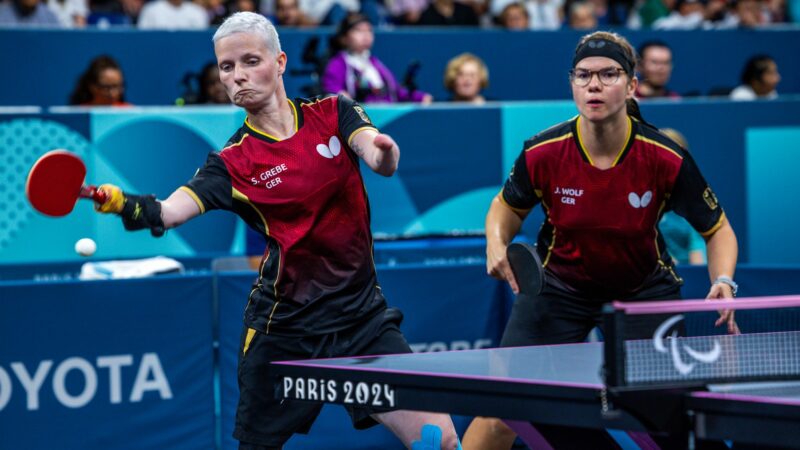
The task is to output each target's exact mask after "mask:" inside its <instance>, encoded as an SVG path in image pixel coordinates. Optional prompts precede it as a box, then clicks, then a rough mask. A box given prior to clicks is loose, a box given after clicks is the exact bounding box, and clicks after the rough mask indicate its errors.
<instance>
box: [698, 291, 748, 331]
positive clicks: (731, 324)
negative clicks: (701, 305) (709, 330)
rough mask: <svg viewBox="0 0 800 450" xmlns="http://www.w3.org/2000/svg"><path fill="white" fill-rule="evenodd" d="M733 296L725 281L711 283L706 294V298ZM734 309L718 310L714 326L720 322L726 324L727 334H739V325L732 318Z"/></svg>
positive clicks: (717, 298) (729, 297)
mask: <svg viewBox="0 0 800 450" xmlns="http://www.w3.org/2000/svg"><path fill="white" fill-rule="evenodd" d="M732 298H733V290H732V288H731V287H730V286H729V285H727V284H725V283H714V284H713V285H711V290H710V291H708V295H707V296H706V299H708V300H725V299H732ZM735 313H736V311H734V310H732V309H723V310H720V311H719V319H717V321H716V322H714V326H717V327H718V326H721V325H722V324H725V323H727V324H728V333H729V334H741V331H740V330H739V325H737V324H736V319H735V318H734V316H735Z"/></svg>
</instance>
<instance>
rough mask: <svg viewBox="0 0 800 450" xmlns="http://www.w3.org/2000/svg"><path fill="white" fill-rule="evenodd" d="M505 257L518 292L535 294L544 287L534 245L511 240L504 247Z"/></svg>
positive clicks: (541, 270)
mask: <svg viewBox="0 0 800 450" xmlns="http://www.w3.org/2000/svg"><path fill="white" fill-rule="evenodd" d="M506 257H507V258H508V264H509V265H510V266H511V271H512V272H514V278H516V280H517V286H519V292H520V294H526V295H531V296H537V295H539V294H541V293H542V289H543V288H544V268H543V267H542V261H541V259H540V258H539V254H538V253H536V247H535V246H533V245H530V244H524V243H521V242H512V243H511V244H509V245H508V247H507V248H506Z"/></svg>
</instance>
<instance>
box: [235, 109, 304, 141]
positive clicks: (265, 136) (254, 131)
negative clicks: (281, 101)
mask: <svg viewBox="0 0 800 450" xmlns="http://www.w3.org/2000/svg"><path fill="white" fill-rule="evenodd" d="M286 101H287V102H289V106H290V107H291V108H292V115H293V116H294V133H295V134H297V132H298V131H300V128H301V127H302V126H303V111H302V108H298V107H297V105H296V104H295V102H294V100H289V99H286ZM244 125H245V127H246V128H247V130H248V131H250V135H251V136H255V137H256V138H258V139H261V140H262V141H266V142H270V143H272V142H280V141H281V140H282V139H278V138H277V137H275V136H273V135H271V134H269V133H267V132H265V131H261V130H259V129H258V128H256V127H254V126H253V125H252V124H251V123H250V120H249V119H247V118H245V119H244ZM292 136H294V135H292Z"/></svg>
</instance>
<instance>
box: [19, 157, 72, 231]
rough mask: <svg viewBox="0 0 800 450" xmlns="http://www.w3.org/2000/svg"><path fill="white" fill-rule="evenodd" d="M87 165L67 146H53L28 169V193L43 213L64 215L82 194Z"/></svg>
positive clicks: (32, 201)
mask: <svg viewBox="0 0 800 450" xmlns="http://www.w3.org/2000/svg"><path fill="white" fill-rule="evenodd" d="M85 178H86V166H85V165H84V164H83V161H81V159H80V158H79V157H78V156H77V155H75V154H74V153H70V152H68V151H66V150H53V151H50V152H47V153H45V154H44V155H42V157H41V158H39V159H38V160H37V161H36V163H34V165H33V167H31V171H30V172H29V173H28V181H27V182H26V183H25V195H26V196H27V197H28V201H29V202H30V203H31V206H33V208H34V209H36V210H37V211H39V212H40V213H42V214H45V215H48V216H53V217H61V216H65V215H67V214H69V213H70V212H71V211H72V209H73V208H74V207H75V203H76V202H77V201H78V198H80V195H81V187H82V186H83V180H84V179H85Z"/></svg>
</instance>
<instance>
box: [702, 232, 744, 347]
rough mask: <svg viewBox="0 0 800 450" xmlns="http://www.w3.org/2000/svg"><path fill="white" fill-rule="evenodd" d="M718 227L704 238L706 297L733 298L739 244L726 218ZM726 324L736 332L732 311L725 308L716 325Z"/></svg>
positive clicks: (732, 331)
mask: <svg viewBox="0 0 800 450" xmlns="http://www.w3.org/2000/svg"><path fill="white" fill-rule="evenodd" d="M723 220H724V222H723V223H722V226H720V227H719V229H718V230H717V231H716V232H714V234H712V235H711V236H709V237H708V238H707V239H706V253H707V254H708V275H709V278H710V279H711V289H710V290H709V292H708V295H707V296H706V298H708V299H712V300H713V299H721V298H733V296H734V292H733V275H734V272H735V270H736V260H737V259H738V256H739V245H738V243H737V240H736V234H735V233H734V232H733V228H732V227H731V225H730V223H729V222H728V219H727V218H725V219H723ZM723 323H727V324H728V331H729V332H730V333H736V332H738V326H737V325H736V322H735V321H734V318H733V311H731V310H725V311H722V312H721V313H720V318H719V320H718V321H717V323H716V324H717V325H722V324H723Z"/></svg>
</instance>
